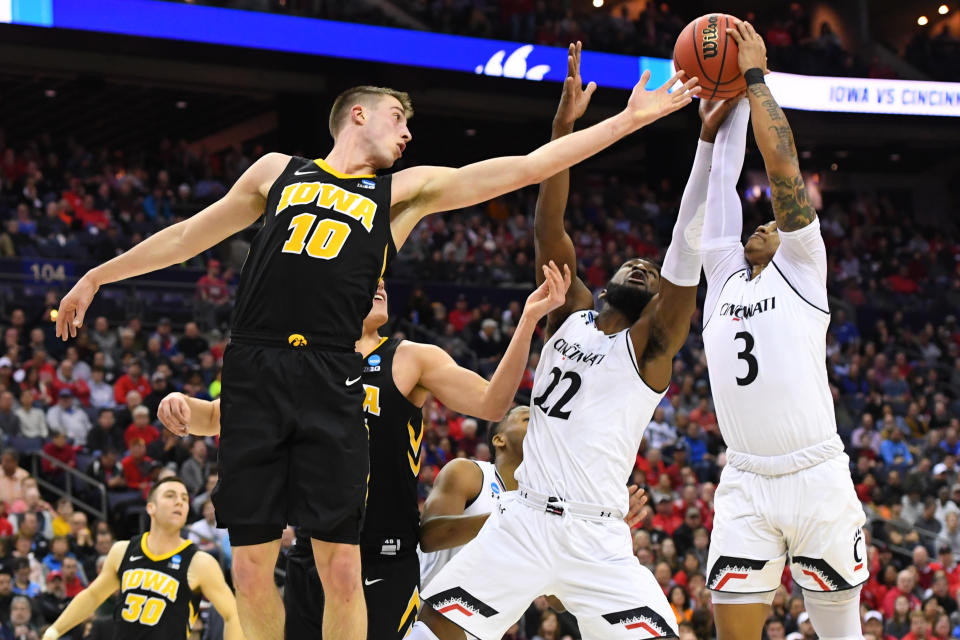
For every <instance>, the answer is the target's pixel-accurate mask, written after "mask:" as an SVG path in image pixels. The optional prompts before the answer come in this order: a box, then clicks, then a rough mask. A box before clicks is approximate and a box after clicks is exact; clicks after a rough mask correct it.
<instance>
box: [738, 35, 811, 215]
mask: <svg viewBox="0 0 960 640" xmlns="http://www.w3.org/2000/svg"><path fill="white" fill-rule="evenodd" d="M727 33H729V34H730V36H731V37H733V39H734V40H735V41H736V42H737V46H738V47H739V48H740V52H739V54H738V62H739V63H740V71H741V72H742V73H743V74H744V76H746V77H747V84H748V86H747V95H749V97H750V109H751V112H752V114H753V135H754V137H755V138H756V139H757V147H759V148H760V153H761V154H762V155H763V163H764V164H765V165H766V167H767V177H768V178H769V179H770V193H771V196H772V199H773V213H774V216H775V217H776V220H777V229H778V230H779V231H796V230H797V229H802V228H803V227H805V226H807V225H808V224H810V223H811V222H813V221H814V219H816V217H817V212H816V211H815V210H814V208H813V205H812V204H810V199H809V198H808V197H807V189H806V187H805V186H804V184H803V176H802V175H801V174H800V161H799V160H798V159H797V147H796V145H795V143H794V139H793V131H792V130H791V129H790V123H789V122H787V117H786V116H785V115H784V113H783V110H782V109H781V108H780V105H779V104H777V101H776V100H775V99H774V98H773V95H772V94H771V93H770V89H769V88H768V87H767V85H766V83H764V82H763V73H765V72H766V69H767V49H766V46H764V44H763V38H761V37H760V34H758V33H757V32H756V31H755V30H754V28H753V25H751V24H750V23H749V22H741V23H739V24H738V25H737V26H736V28H733V29H727ZM754 69H756V70H758V71H753V70H754Z"/></svg>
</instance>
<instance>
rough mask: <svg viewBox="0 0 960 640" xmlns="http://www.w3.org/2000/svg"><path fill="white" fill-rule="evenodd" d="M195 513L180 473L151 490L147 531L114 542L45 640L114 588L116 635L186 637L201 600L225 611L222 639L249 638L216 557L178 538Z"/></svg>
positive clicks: (141, 639) (140, 639)
mask: <svg viewBox="0 0 960 640" xmlns="http://www.w3.org/2000/svg"><path fill="white" fill-rule="evenodd" d="M189 512H190V495H189V494H188V493H187V488H186V487H185V486H184V485H183V482H182V481H180V479H179V478H176V477H171V478H166V479H164V480H161V481H160V482H158V483H157V484H155V485H154V486H153V488H152V489H151V490H150V496H149V497H148V499H147V514H149V516H150V529H149V531H147V532H146V533H143V534H142V535H137V536H135V537H134V538H133V539H132V540H123V541H121V542H117V543H116V544H114V545H113V547H111V549H110V551H109V553H107V560H106V562H105V563H104V565H103V570H102V571H101V572H100V575H98V576H97V578H96V580H94V581H93V582H91V583H90V586H88V587H87V588H86V589H84V590H83V591H81V592H80V593H79V594H78V595H77V597H75V598H74V599H73V600H72V601H71V602H70V604H69V605H67V608H66V609H64V610H63V613H61V614H60V617H58V618H57V619H56V621H55V622H54V623H53V624H52V625H50V627H49V628H48V629H47V631H46V633H44V634H43V640H57V638H59V637H60V636H61V635H63V634H65V633H67V632H68V631H70V630H71V629H73V628H74V627H75V626H77V625H78V624H80V623H82V622H84V621H85V620H86V619H87V618H89V617H90V616H91V615H92V614H93V612H94V611H95V610H96V609H97V607H99V606H100V605H101V604H103V602H104V601H105V600H106V599H107V598H109V597H110V596H112V595H113V594H114V593H116V592H117V590H119V591H120V597H119V599H118V601H117V611H116V614H115V615H114V623H113V624H114V630H113V637H114V638H117V639H118V640H126V639H130V640H133V639H134V638H136V639H137V640H167V639H168V638H178V637H179V638H182V637H183V636H184V633H186V635H187V636H188V637H189V635H190V629H191V627H192V626H193V624H194V622H196V619H197V616H198V615H199V613H200V608H199V606H200V597H201V594H202V596H203V597H204V598H206V599H207V600H209V601H210V603H211V604H212V605H213V606H214V608H215V609H216V610H217V611H218V612H219V613H220V615H221V616H223V620H224V632H223V637H224V640H244V635H243V631H242V630H241V629H240V620H239V617H238V616H237V601H236V599H234V597H233V592H232V591H230V587H228V586H227V583H226V581H225V580H224V578H223V570H222V569H221V568H220V563H218V562H217V561H216V560H215V559H214V557H213V556H211V555H210V554H209V553H206V552H205V551H200V550H199V549H197V548H196V546H195V545H194V544H193V543H192V542H190V541H189V540H184V539H183V538H181V537H180V530H181V529H183V527H184V526H186V524H187V514H188V513H189Z"/></svg>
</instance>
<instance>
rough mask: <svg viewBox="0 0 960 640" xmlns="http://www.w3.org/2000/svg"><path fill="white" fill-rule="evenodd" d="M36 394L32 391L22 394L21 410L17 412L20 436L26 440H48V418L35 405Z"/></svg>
mask: <svg viewBox="0 0 960 640" xmlns="http://www.w3.org/2000/svg"><path fill="white" fill-rule="evenodd" d="M33 401H34V393H33V390H31V389H24V390H23V391H21V392H20V408H18V409H17V410H16V412H15V413H16V415H17V419H18V421H19V424H20V435H21V436H23V437H24V438H46V437H47V434H48V433H49V431H48V430H47V416H46V414H45V413H44V412H43V409H40V408H38V407H36V406H34V404H33Z"/></svg>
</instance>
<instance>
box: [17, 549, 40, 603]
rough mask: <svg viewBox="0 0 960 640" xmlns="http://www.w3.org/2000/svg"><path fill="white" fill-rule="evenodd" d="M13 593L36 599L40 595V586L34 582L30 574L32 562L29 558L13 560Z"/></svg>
mask: <svg viewBox="0 0 960 640" xmlns="http://www.w3.org/2000/svg"><path fill="white" fill-rule="evenodd" d="M10 566H11V568H12V570H13V575H14V581H13V592H14V593H16V594H17V595H21V596H27V597H28V598H35V597H37V595H38V594H39V593H40V591H41V588H40V585H39V584H37V583H36V582H34V581H33V579H32V577H31V572H30V560H29V559H27V558H13V560H12V561H11V565H10Z"/></svg>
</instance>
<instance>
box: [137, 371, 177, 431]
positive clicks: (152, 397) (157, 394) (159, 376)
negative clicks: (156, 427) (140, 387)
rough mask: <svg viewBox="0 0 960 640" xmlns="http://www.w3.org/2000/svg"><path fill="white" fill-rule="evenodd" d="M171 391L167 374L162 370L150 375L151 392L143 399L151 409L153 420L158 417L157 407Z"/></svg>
mask: <svg viewBox="0 0 960 640" xmlns="http://www.w3.org/2000/svg"><path fill="white" fill-rule="evenodd" d="M170 391H171V389H170V387H169V385H168V384H167V376H165V375H164V374H163V372H161V371H154V372H153V375H152V376H150V393H149V394H147V397H145V398H144V399H143V404H144V405H146V407H147V409H149V410H150V419H151V420H156V419H157V408H158V407H159V406H160V402H161V401H162V400H163V399H164V397H166V395H167V394H168V393H170Z"/></svg>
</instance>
